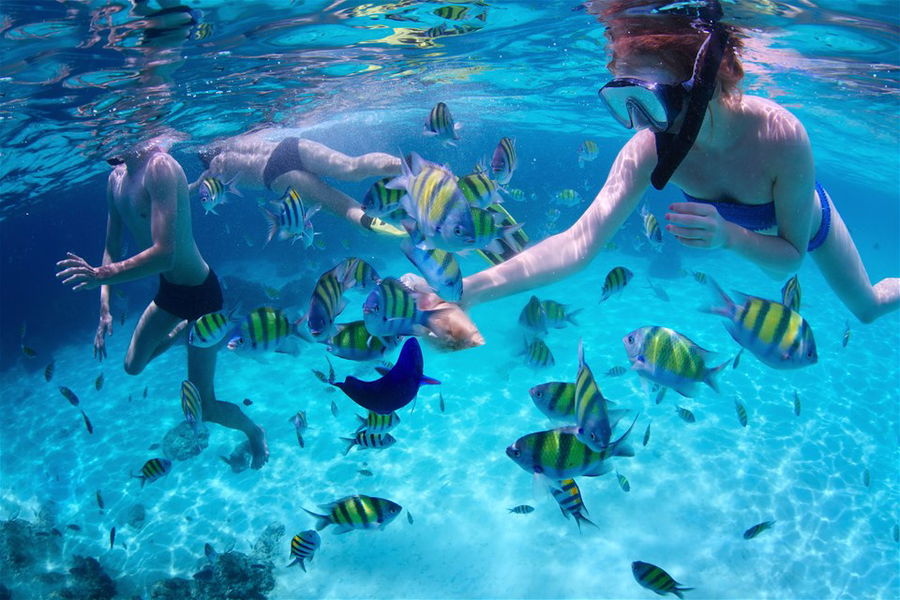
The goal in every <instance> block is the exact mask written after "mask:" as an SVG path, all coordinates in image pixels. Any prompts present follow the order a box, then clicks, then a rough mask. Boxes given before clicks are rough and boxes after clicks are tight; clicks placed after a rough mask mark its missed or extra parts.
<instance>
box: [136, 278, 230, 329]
mask: <svg viewBox="0 0 900 600" xmlns="http://www.w3.org/2000/svg"><path fill="white" fill-rule="evenodd" d="M153 302H155V303H156V305H157V306H158V307H160V308H161V309H163V310H165V311H166V312H170V313H172V314H173V315H175V316H176V317H181V318H182V319H187V320H188V321H196V320H197V319H199V318H200V317H202V316H203V315H205V314H207V313H211V312H216V311H219V310H222V306H224V300H223V299H222V287H221V286H220V285H219V278H218V277H216V274H215V272H213V270H212V269H210V270H209V275H207V276H206V279H205V280H204V281H203V283H201V284H200V285H176V284H174V283H171V282H170V281H168V280H167V279H166V278H165V277H163V276H162V275H160V276H159V291H158V292H156V297H155V298H154V299H153Z"/></svg>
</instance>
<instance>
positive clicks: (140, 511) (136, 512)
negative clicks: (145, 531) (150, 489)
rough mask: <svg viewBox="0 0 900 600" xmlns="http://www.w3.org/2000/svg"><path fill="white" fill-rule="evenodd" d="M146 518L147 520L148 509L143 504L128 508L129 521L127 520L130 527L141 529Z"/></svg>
mask: <svg viewBox="0 0 900 600" xmlns="http://www.w3.org/2000/svg"><path fill="white" fill-rule="evenodd" d="M145 520H147V511H146V509H144V505H143V504H135V505H134V506H132V507H131V508H129V509H128V521H126V522H127V523H128V526H129V527H132V528H134V529H136V530H140V529H141V527H143V526H144V521H145Z"/></svg>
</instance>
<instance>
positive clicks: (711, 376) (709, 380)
mask: <svg viewBox="0 0 900 600" xmlns="http://www.w3.org/2000/svg"><path fill="white" fill-rule="evenodd" d="M731 363H732V359H730V358H729V359H728V360H726V361H725V362H723V363H722V364H721V365H719V366H718V367H713V368H712V369H707V370H706V375H704V377H703V381H704V383H706V385H708V386H709V387H711V388H712V389H713V390H715V392H716V393H717V394H720V393H721V392H720V391H719V383H718V382H717V381H716V376H717V375H718V374H719V373H721V372H722V370H723V369H724V368H725V367H727V366H728V365H730V364H731Z"/></svg>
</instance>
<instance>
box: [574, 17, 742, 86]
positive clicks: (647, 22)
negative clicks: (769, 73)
mask: <svg viewBox="0 0 900 600" xmlns="http://www.w3.org/2000/svg"><path fill="white" fill-rule="evenodd" d="M660 4H661V3H660V2H648V1H647V0H617V1H611V2H593V3H592V5H591V7H590V10H591V12H593V13H595V14H597V15H598V18H599V20H600V21H601V22H602V23H604V24H605V25H606V39H607V41H608V43H609V45H608V51H609V54H610V60H609V62H608V63H607V65H606V66H607V68H608V69H609V70H610V71H612V72H615V71H616V70H617V67H620V66H621V65H622V64H623V63H627V62H628V60H629V58H630V57H635V56H640V57H641V58H642V59H644V60H646V58H647V57H652V58H654V59H655V60H656V62H657V64H658V65H659V66H660V67H662V68H664V69H666V70H667V71H671V72H672V74H673V75H674V76H675V77H676V78H677V79H678V80H679V81H685V80H687V79H690V78H691V74H692V73H693V70H694V61H695V58H696V56H697V52H698V51H699V50H700V46H702V45H703V42H704V41H705V40H706V38H707V36H708V35H709V29H708V28H704V27H702V26H701V27H698V26H697V24H696V23H697V21H696V19H694V18H693V17H690V16H685V15H673V14H664V13H661V14H659V13H652V12H650V9H652V8H653V7H654V6H659V5H660ZM719 26H720V27H723V28H724V29H725V30H726V31H727V32H728V33H729V37H728V44H727V46H726V48H725V53H724V55H723V56H722V64H721V65H720V66H719V73H718V76H717V80H718V82H719V84H720V85H721V86H722V94H723V95H724V96H725V97H726V98H730V97H733V96H739V95H740V86H739V84H740V81H741V79H743V77H744V68H743V67H742V66H741V60H740V58H739V54H740V51H741V50H742V49H743V47H744V44H743V41H742V39H741V38H742V33H741V31H740V30H739V29H738V28H737V27H734V26H732V25H726V24H724V23H722V24H720V25H719Z"/></svg>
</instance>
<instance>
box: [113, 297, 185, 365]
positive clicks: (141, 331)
mask: <svg viewBox="0 0 900 600" xmlns="http://www.w3.org/2000/svg"><path fill="white" fill-rule="evenodd" d="M186 326H187V321H185V320H184V319H182V318H180V317H176V316H175V315H173V314H172V313H170V312H168V311H165V310H163V309H161V308H159V307H158V306H157V305H156V303H155V302H151V303H150V304H149V305H147V308H146V309H145V310H144V314H142V315H141V318H140V319H139V320H138V324H137V326H136V327H135V328H134V334H133V335H132V336H131V343H130V344H129V345H128V352H127V353H126V354H125V372H126V373H128V374H129V375H138V374H139V373H141V372H142V371H143V370H144V367H146V366H147V364H148V363H149V362H150V361H151V360H153V359H154V358H156V357H157V356H159V355H160V354H162V353H163V352H165V351H166V350H168V349H169V348H170V347H171V346H172V344H174V343H175V342H176V341H177V339H178V334H180V333H181V332H182V331H183V330H184V328H185V327H186Z"/></svg>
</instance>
